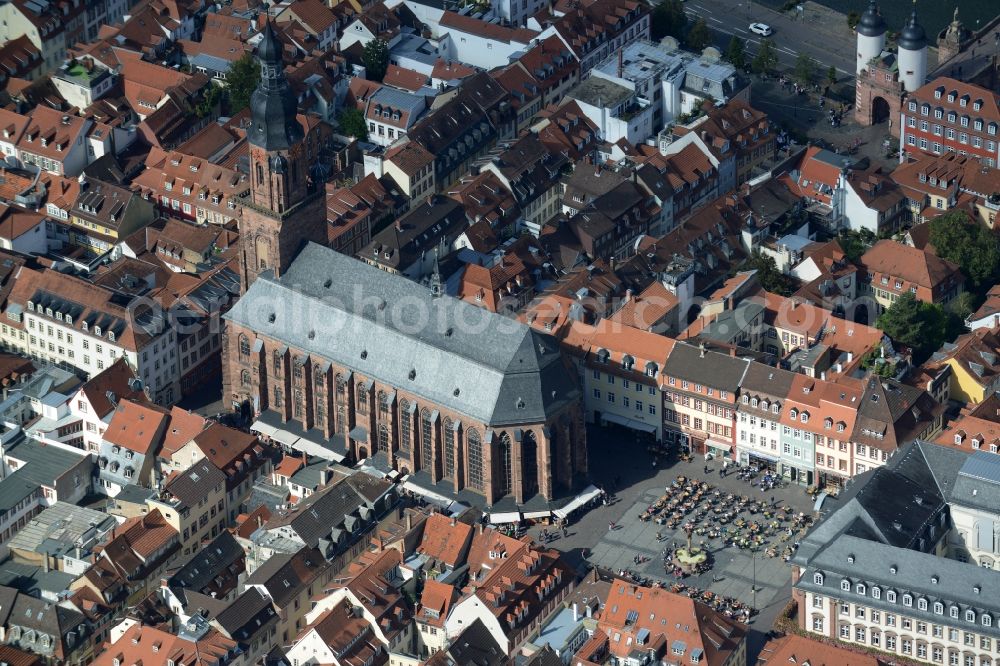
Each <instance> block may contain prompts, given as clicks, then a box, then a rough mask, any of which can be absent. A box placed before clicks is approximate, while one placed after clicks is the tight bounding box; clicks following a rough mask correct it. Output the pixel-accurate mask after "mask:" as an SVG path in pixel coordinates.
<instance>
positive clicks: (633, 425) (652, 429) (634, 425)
mask: <svg viewBox="0 0 1000 666" xmlns="http://www.w3.org/2000/svg"><path fill="white" fill-rule="evenodd" d="M601 419H602V420H604V421H607V422H608V423H615V424H617V425H620V426H625V427H626V428H629V429H631V430H638V431H639V432H648V433H654V434H655V433H656V426H655V425H653V424H650V423H643V422H642V421H636V420H635V419H629V418H626V417H624V416H618V415H617V414H601Z"/></svg>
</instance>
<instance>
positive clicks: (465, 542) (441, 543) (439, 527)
mask: <svg viewBox="0 0 1000 666" xmlns="http://www.w3.org/2000/svg"><path fill="white" fill-rule="evenodd" d="M472 532H473V529H472V527H471V526H470V525H467V524H466V523H463V522H458V521H456V520H455V519H454V518H449V517H447V516H445V515H444V514H440V513H435V514H432V515H431V516H430V517H429V518H428V519H427V520H426V521H424V536H423V539H421V541H420V545H419V546H417V552H418V553H420V554H422V555H425V556H426V557H428V558H430V559H432V560H437V561H439V562H442V563H444V564H446V565H448V566H449V567H453V568H454V567H458V566H460V565H461V564H462V563H463V561H464V559H465V554H466V551H467V550H468V547H469V544H470V543H471V542H472Z"/></svg>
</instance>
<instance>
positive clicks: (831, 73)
mask: <svg viewBox="0 0 1000 666" xmlns="http://www.w3.org/2000/svg"><path fill="white" fill-rule="evenodd" d="M826 82H827V83H829V84H830V85H831V86H832V85H833V84H834V83H836V82H837V68H836V67H834V66H833V65H830V69H828V70H826Z"/></svg>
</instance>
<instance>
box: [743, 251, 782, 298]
mask: <svg viewBox="0 0 1000 666" xmlns="http://www.w3.org/2000/svg"><path fill="white" fill-rule="evenodd" d="M739 270H741V271H757V280H758V281H759V282H760V286H762V287H764V289H767V290H768V291H769V292H771V293H773V294H778V295H779V296H791V294H792V281H791V279H790V278H789V277H788V276H787V275H785V274H784V273H782V272H781V271H779V270H778V265H777V264H776V263H775V261H774V257H771V256H769V255H766V254H764V253H763V252H761V251H760V250H754V251H753V252H752V253H751V254H750V256H749V257H747V260H746V261H745V262H743V265H742V266H740V269H739Z"/></svg>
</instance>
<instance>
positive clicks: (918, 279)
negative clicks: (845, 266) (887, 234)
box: [861, 239, 963, 290]
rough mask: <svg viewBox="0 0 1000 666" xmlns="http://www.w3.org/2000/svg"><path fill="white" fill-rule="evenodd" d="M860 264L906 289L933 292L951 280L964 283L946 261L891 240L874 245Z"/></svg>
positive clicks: (950, 263)
mask: <svg viewBox="0 0 1000 666" xmlns="http://www.w3.org/2000/svg"><path fill="white" fill-rule="evenodd" d="M861 264H862V265H863V266H865V267H866V268H867V269H868V271H869V272H870V273H881V274H883V275H887V276H891V277H893V278H900V279H902V280H903V281H904V285H903V288H904V289H906V288H907V287H908V285H907V284H905V283H910V284H913V285H916V286H919V287H924V288H926V289H930V290H934V289H937V288H938V287H940V286H942V285H943V284H944V283H946V282H948V281H949V280H953V279H954V280H958V281H961V280H962V279H963V278H962V274H961V271H960V270H959V267H958V266H957V265H956V264H953V263H952V262H950V261H948V260H947V259H942V258H940V257H938V256H936V255H933V254H931V253H930V252H926V251H924V250H918V249H916V248H914V247H910V246H908V245H903V244H902V243H897V242H896V241H894V240H890V239H884V240H880V241H878V242H877V243H875V245H873V246H872V247H871V249H870V250H868V251H867V252H865V253H864V255H862V257H861Z"/></svg>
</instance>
